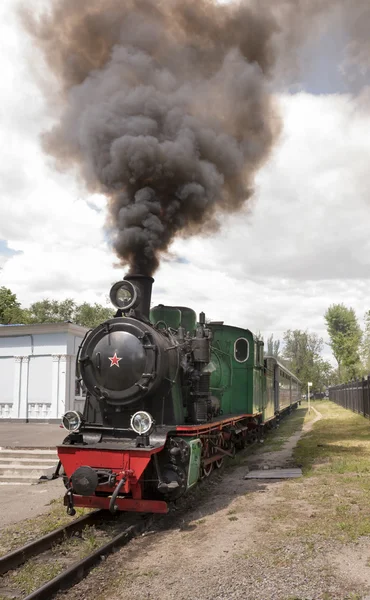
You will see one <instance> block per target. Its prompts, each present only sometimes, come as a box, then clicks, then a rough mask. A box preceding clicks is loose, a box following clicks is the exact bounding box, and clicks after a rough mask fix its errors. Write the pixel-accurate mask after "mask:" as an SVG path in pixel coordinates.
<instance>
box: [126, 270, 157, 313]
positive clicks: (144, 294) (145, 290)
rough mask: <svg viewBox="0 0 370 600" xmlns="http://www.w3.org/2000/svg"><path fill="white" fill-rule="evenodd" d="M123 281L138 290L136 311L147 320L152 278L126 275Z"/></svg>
mask: <svg viewBox="0 0 370 600" xmlns="http://www.w3.org/2000/svg"><path fill="white" fill-rule="evenodd" d="M123 279H124V280H125V281H130V282H131V283H133V284H134V285H135V286H136V287H137V288H138V289H139V292H140V302H139V305H138V306H137V309H136V310H138V311H139V312H140V313H141V314H142V315H144V316H145V317H146V318H147V319H149V311H150V300H151V298H152V285H153V282H154V279H153V277H150V276H148V275H126V276H125V277H124V278H123Z"/></svg>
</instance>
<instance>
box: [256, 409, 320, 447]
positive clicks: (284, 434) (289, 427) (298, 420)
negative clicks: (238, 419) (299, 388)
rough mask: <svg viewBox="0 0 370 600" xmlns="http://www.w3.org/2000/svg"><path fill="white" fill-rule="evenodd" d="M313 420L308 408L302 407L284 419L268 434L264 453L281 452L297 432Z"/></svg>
mask: <svg viewBox="0 0 370 600" xmlns="http://www.w3.org/2000/svg"><path fill="white" fill-rule="evenodd" d="M312 418H313V413H311V415H308V413H307V410H306V408H304V407H300V408H298V409H297V410H295V411H294V412H293V413H292V414H291V415H288V416H287V417H286V418H283V419H282V421H281V422H280V425H279V427H278V428H277V429H274V430H271V431H269V432H268V434H267V436H266V438H265V442H264V446H263V451H264V452H271V451H275V450H281V448H282V447H283V446H284V444H285V443H286V442H287V441H288V439H289V438H290V437H291V436H292V435H293V434H294V433H296V432H297V431H299V430H301V429H302V427H303V424H304V423H305V422H307V421H309V420H311V419H312Z"/></svg>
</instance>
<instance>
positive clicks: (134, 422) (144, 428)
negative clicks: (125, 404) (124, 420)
mask: <svg viewBox="0 0 370 600" xmlns="http://www.w3.org/2000/svg"><path fill="white" fill-rule="evenodd" d="M153 425H154V421H153V418H152V417H151V415H150V414H149V413H147V412H145V410H139V411H138V412H136V413H135V414H134V415H133V416H132V417H131V427H132V429H133V430H134V431H135V433H137V434H138V435H145V434H146V433H149V432H150V430H151V429H152V427H153Z"/></svg>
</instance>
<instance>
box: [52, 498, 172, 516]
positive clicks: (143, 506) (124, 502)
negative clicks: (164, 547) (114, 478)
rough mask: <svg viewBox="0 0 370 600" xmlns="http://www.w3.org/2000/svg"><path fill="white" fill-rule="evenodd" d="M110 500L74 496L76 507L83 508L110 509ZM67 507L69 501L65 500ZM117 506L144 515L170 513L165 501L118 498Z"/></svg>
mask: <svg viewBox="0 0 370 600" xmlns="http://www.w3.org/2000/svg"><path fill="white" fill-rule="evenodd" d="M109 502H110V498H101V497H99V496H75V495H73V503H74V506H83V507H87V508H103V509H107V510H108V509H109ZM64 504H65V505H66V506H67V499H65V500H64ZM115 504H116V505H117V506H118V510H122V511H130V512H143V513H161V514H166V513H168V505H167V502H164V501H163V500H134V499H131V498H120V497H118V498H116V501H115Z"/></svg>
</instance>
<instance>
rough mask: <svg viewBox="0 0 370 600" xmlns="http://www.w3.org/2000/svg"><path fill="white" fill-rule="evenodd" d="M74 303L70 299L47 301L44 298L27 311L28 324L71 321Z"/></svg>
mask: <svg viewBox="0 0 370 600" xmlns="http://www.w3.org/2000/svg"><path fill="white" fill-rule="evenodd" d="M75 310H76V303H75V302H74V300H72V299H71V298H67V299H66V300H62V301H61V302H58V300H49V299H48V298H44V299H43V300H40V301H39V302H34V303H33V304H31V306H30V307H29V309H28V315H29V322H30V323H59V322H63V321H73V320H74V313H75Z"/></svg>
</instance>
